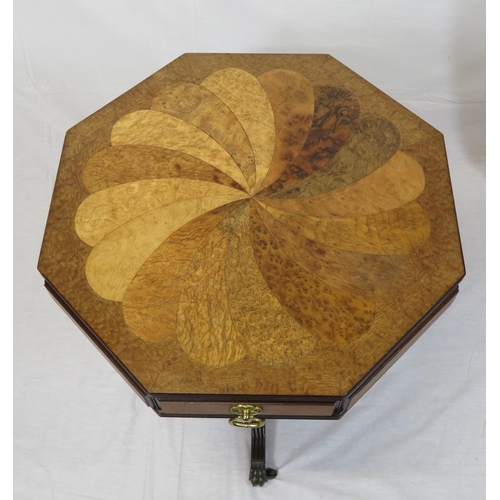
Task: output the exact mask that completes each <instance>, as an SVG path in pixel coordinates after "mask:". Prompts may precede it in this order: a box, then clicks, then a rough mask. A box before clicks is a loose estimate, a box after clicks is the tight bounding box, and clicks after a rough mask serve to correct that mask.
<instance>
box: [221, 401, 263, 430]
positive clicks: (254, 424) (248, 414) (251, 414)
mask: <svg viewBox="0 0 500 500" xmlns="http://www.w3.org/2000/svg"><path fill="white" fill-rule="evenodd" d="M230 411H231V413H233V414H235V415H238V416H237V417H234V418H231V419H229V423H230V424H231V425H234V426H235V427H245V428H247V429H248V428H249V429H258V428H259V427H263V426H264V425H266V421H265V420H262V419H261V418H257V417H256V416H255V415H259V414H260V413H262V408H260V407H258V406H253V405H242V404H240V405H236V406H233V407H232V408H231V410H230Z"/></svg>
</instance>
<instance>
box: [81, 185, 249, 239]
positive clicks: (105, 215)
mask: <svg viewBox="0 0 500 500" xmlns="http://www.w3.org/2000/svg"><path fill="white" fill-rule="evenodd" d="M214 196H215V197H219V196H222V197H226V196H227V197H229V199H230V200H231V201H234V199H237V198H245V197H246V195H245V194H244V193H242V192H240V191H238V190H236V189H233V188H230V187H227V186H222V185H220V184H213V183H211V182H206V181H199V180H191V179H144V180H140V181H135V182H127V183H125V184H120V185H117V186H113V187H110V188H108V189H104V190H102V191H98V192H96V193H93V194H92V195H90V196H89V197H88V198H87V199H86V200H85V201H84V202H83V203H82V204H81V205H80V206H79V207H78V210H77V212H76V216H75V229H76V232H77V234H78V236H79V237H80V238H81V239H82V240H83V241H85V243H87V244H88V245H90V246H95V245H96V244H97V243H98V242H99V241H101V240H102V239H103V238H104V237H105V236H107V235H108V234H109V233H111V232H113V231H115V230H116V229H118V228H119V227H120V226H122V225H123V224H125V223H127V222H129V221H131V220H133V219H136V218H137V217H140V216H141V215H144V214H146V213H147V212H151V211H152V210H155V209H157V208H160V207H162V206H164V205H169V204H171V203H175V202H178V201H182V200H188V199H193V198H199V199H203V198H212V197H214ZM181 215H182V214H181V213H179V212H178V211H176V212H174V213H172V214H171V215H170V217H172V218H175V217H179V216H181ZM144 220H145V219H141V221H144ZM155 220H156V218H155Z"/></svg>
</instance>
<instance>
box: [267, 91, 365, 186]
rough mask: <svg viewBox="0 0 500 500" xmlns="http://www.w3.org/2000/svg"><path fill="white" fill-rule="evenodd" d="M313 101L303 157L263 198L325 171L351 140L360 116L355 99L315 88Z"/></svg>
mask: <svg viewBox="0 0 500 500" xmlns="http://www.w3.org/2000/svg"><path fill="white" fill-rule="evenodd" d="M314 99H315V104H314V115H313V118H312V123H311V128H310V130H309V133H308V135H307V138H306V140H305V143H304V146H303V148H302V150H301V152H300V154H299V155H298V156H297V157H296V158H295V159H294V160H293V161H291V162H289V164H288V166H287V168H286V169H284V171H283V173H282V174H281V176H280V177H279V178H278V179H277V180H276V181H275V182H273V183H272V184H271V185H270V186H268V187H267V188H266V189H264V190H262V191H261V195H262V196H268V195H270V194H272V193H274V192H276V191H279V190H282V189H284V188H287V187H289V186H291V185H293V184H295V183H297V182H298V181H301V180H302V179H304V178H305V177H308V176H309V175H311V174H312V173H313V172H315V171H316V170H318V169H321V168H323V167H325V165H327V164H328V162H329V161H330V160H331V159H332V158H333V157H334V156H335V155H336V154H337V153H338V151H339V150H340V149H341V148H342V147H343V146H344V145H345V144H346V142H348V141H349V140H350V138H351V136H352V134H353V132H354V130H355V127H356V123H357V121H358V117H359V113H360V109H359V103H358V101H357V99H356V98H355V97H354V95H353V94H352V93H351V92H350V91H349V90H347V89H344V88H335V87H329V86H321V87H318V86H315V87H314Z"/></svg>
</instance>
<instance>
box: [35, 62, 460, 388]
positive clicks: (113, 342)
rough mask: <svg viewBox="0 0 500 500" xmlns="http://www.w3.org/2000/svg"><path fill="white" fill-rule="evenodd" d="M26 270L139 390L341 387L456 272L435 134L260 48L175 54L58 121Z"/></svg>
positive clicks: (401, 336)
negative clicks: (56, 162) (40, 220)
mask: <svg viewBox="0 0 500 500" xmlns="http://www.w3.org/2000/svg"><path fill="white" fill-rule="evenodd" d="M39 270H40V272H41V273H42V275H43V276H44V277H45V279H46V280H47V282H48V286H49V287H50V288H51V289H52V290H53V292H54V293H55V294H56V295H57V297H58V298H59V300H60V302H62V303H64V305H65V307H66V308H67V309H68V310H69V311H71V313H72V314H73V316H74V317H75V318H77V320H78V321H79V323H80V324H81V325H82V327H84V329H85V330H86V331H87V333H90V334H91V335H92V336H93V337H94V340H95V341H96V342H97V343H98V345H99V346H100V347H101V349H102V350H104V351H106V353H107V355H108V357H110V359H111V360H112V361H113V362H114V363H115V365H119V366H120V367H121V369H122V371H124V372H126V374H127V377H129V378H130V379H132V380H133V381H134V383H136V384H137V386H138V387H142V388H143V389H144V390H145V391H146V392H147V393H154V394H198V395H200V394H201V395H210V394H211V395H215V394H221V395H231V394H239V395H269V396H272V395H279V396H335V397H342V396H345V395H346V394H348V393H349V391H352V390H353V388H354V387H356V384H359V383H360V381H361V380H363V378H364V377H365V378H366V376H367V374H369V373H370V371H373V369H374V368H376V367H380V366H381V363H382V361H383V360H384V359H386V358H387V356H388V354H389V353H391V352H393V350H394V349H395V346H398V345H401V343H402V342H403V343H404V342H406V341H409V335H410V334H411V335H414V333H415V331H416V329H417V330H418V329H419V328H421V326H422V325H423V323H424V322H425V321H427V320H428V319H429V317H430V316H429V315H430V314H431V313H433V311H435V310H436V308H437V306H439V305H440V304H441V303H442V302H443V300H444V298H446V297H448V296H449V294H450V291H453V289H454V287H456V286H457V284H458V282H459V281H460V280H461V279H462V277H463V276H464V273H465V270H464V264H463V258H462V252H461V247H460V239H459V233H458V227H457V221H456V214H455V209H454V202H453V195H452V190H451V184H450V176H449V171H448V165H447V160H446V152H445V146H444V141H443V136H442V134H441V133H440V132H438V131H437V130H435V129H434V128H433V127H431V126H430V125H429V124H427V123H426V122H424V121H423V120H422V119H420V118H418V117H417V116H416V115H414V114H413V113H411V112H410V111H408V110H407V109H405V108H404V107H403V106H401V105H400V104H398V103H396V102H395V101H394V100H393V99H391V98H390V97H388V96H387V95H385V94H384V93H383V92H381V91H380V90H378V89H376V88H375V87H374V86H373V85H371V84H370V83H368V82H367V81H365V80H364V79H363V78H361V77H360V76H358V75H357V74H355V73H354V72H352V71H351V70H349V69H348V68H347V67H345V66H344V65H342V64H341V63H339V62H338V61H337V60H335V59H334V58H332V57H331V56H329V55H270V54H267V55H265V54H185V55H183V56H181V57H179V58H178V59H176V60H175V61H173V62H172V63H170V64H168V65H167V66H166V67H164V68H163V69H161V70H160V71H158V72H157V73H155V74H154V75H152V76H151V77H149V78H147V79H146V80H144V81H143V82H142V83H140V84H139V85H137V86H136V87H134V88H133V89H131V90H130V91H128V92H126V93H125V94H123V95H122V96H120V97H118V98H117V99H115V100H114V101H112V102H111V103H110V104H108V105H107V106H105V107H104V108H102V109H100V110H99V111H97V112H96V113H94V114H93V115H91V116H89V117H88V118H86V119H85V120H83V121H82V122H80V123H79V124H77V125H76V126H74V127H73V128H72V129H70V130H69V131H68V133H67V135H66V139H65V142H64V147H63V152H62V156H61V162H60V166H59V171H58V175H57V180H56V186H55V190H54V196H53V199H52V204H51V208H50V213H49V216H48V221H47V227H46V231H45V236H44V240H43V246H42V251H41V255H40V261H39ZM412 332H413V333H412ZM76 355H77V353H75V356H76Z"/></svg>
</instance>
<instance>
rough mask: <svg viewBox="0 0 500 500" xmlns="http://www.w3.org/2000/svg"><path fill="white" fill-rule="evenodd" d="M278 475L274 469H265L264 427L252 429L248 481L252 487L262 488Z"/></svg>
mask: <svg viewBox="0 0 500 500" xmlns="http://www.w3.org/2000/svg"><path fill="white" fill-rule="evenodd" d="M277 475H278V471H276V470H275V469H269V468H267V469H266V426H265V425H264V426H262V427H258V428H256V429H252V451H251V458H250V476H249V479H250V481H251V483H252V485H253V486H257V485H259V486H263V485H264V483H265V482H267V480H268V479H274V478H275V477H276V476H277Z"/></svg>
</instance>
